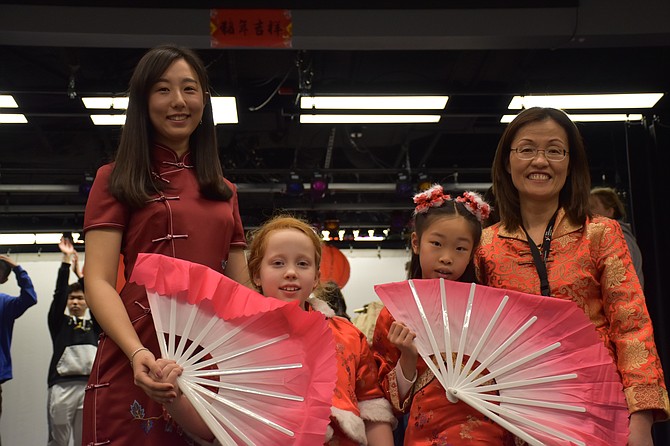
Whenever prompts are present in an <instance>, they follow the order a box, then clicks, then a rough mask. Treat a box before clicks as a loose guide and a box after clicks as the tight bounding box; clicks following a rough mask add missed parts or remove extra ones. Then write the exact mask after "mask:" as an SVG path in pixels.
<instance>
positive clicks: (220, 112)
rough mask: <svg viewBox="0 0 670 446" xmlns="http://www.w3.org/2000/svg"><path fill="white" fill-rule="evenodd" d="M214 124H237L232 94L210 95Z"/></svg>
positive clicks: (235, 105) (235, 103) (235, 104)
mask: <svg viewBox="0 0 670 446" xmlns="http://www.w3.org/2000/svg"><path fill="white" fill-rule="evenodd" d="M212 112H213V113H214V124H237V122H238V120H237V102H236V101H235V97H234V96H219V97H212Z"/></svg>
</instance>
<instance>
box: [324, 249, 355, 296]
mask: <svg viewBox="0 0 670 446" xmlns="http://www.w3.org/2000/svg"><path fill="white" fill-rule="evenodd" d="M350 272H351V271H350V267H349V260H348V259H347V257H346V256H345V255H344V254H342V251H340V250H339V249H337V248H336V247H334V246H331V245H326V244H324V245H322V247H321V283H325V282H328V281H329V280H332V281H333V282H335V283H336V284H337V285H338V286H339V287H340V288H343V287H344V285H346V284H347V282H348V281H349V274H350Z"/></svg>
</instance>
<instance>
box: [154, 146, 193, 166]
mask: <svg viewBox="0 0 670 446" xmlns="http://www.w3.org/2000/svg"><path fill="white" fill-rule="evenodd" d="M151 154H152V156H153V159H154V161H158V162H162V161H167V162H170V163H180V162H181V163H184V164H192V163H191V151H190V150H187V151H186V152H184V154H183V155H182V156H181V157H180V156H179V155H177V152H175V151H174V150H172V149H171V148H169V147H168V146H164V145H162V144H156V143H154V147H153V150H152V153H151Z"/></svg>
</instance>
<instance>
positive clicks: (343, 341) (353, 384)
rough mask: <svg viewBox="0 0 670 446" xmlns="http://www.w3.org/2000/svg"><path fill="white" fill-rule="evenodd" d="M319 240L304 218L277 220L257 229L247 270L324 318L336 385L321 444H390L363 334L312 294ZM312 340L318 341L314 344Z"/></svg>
mask: <svg viewBox="0 0 670 446" xmlns="http://www.w3.org/2000/svg"><path fill="white" fill-rule="evenodd" d="M320 261H321V240H320V239H319V237H318V236H317V234H316V233H315V232H314V230H313V229H312V228H311V226H309V225H308V224H307V223H305V222H304V221H302V220H298V219H296V218H293V217H287V216H278V217H275V218H272V219H271V220H269V221H268V222H266V223H265V224H264V225H263V226H262V227H261V228H260V229H258V230H257V231H256V232H255V234H254V236H253V239H252V241H251V245H250V249H249V272H250V277H251V278H252V281H253V283H254V285H255V286H256V287H257V288H258V289H259V290H260V292H261V293H263V294H264V295H265V296H272V297H275V298H277V299H280V300H283V301H287V302H293V301H295V302H297V303H298V304H299V305H300V306H301V307H302V308H303V309H304V310H306V311H320V312H321V313H323V314H324V315H325V316H326V317H327V318H328V324H329V326H330V328H331V330H332V332H333V336H334V337H335V345H336V348H337V359H338V368H337V383H336V387H335V394H334V396H333V407H332V410H331V423H330V425H329V426H328V432H327V437H326V439H325V444H328V445H338V446H346V445H351V446H354V445H360V444H364V445H366V444H367V445H371V446H375V445H383V446H389V445H392V444H393V436H392V427H391V426H392V423H394V422H395V417H394V416H393V413H392V410H391V407H390V405H389V404H388V401H386V399H385V398H384V393H383V391H382V389H381V388H380V387H379V384H378V383H377V367H376V366H375V362H374V359H373V356H372V352H371V351H370V348H369V346H368V343H367V340H366V338H365V335H363V333H361V331H360V330H358V329H357V328H356V327H355V326H354V325H353V324H352V323H351V322H349V321H348V320H346V319H344V318H342V317H338V316H335V313H334V312H333V310H332V309H331V308H330V307H329V306H328V304H327V303H326V302H324V301H322V300H319V299H316V298H310V294H311V293H312V291H314V290H315V289H316V288H317V286H318V285H319V263H320ZM315 341H316V340H315Z"/></svg>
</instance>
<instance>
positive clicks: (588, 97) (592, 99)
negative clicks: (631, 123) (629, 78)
mask: <svg viewBox="0 0 670 446" xmlns="http://www.w3.org/2000/svg"><path fill="white" fill-rule="evenodd" d="M662 97H663V93H622V94H565V95H563V94H556V95H537V96H536V95H530V96H514V97H513V98H512V100H511V101H510V103H509V106H508V108H509V109H510V110H521V109H522V108H531V107H553V108H560V109H562V110H564V109H567V110H580V109H612V108H619V109H630V108H652V107H653V106H654V105H656V103H657V102H658V101H659V99H661V98H662Z"/></svg>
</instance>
